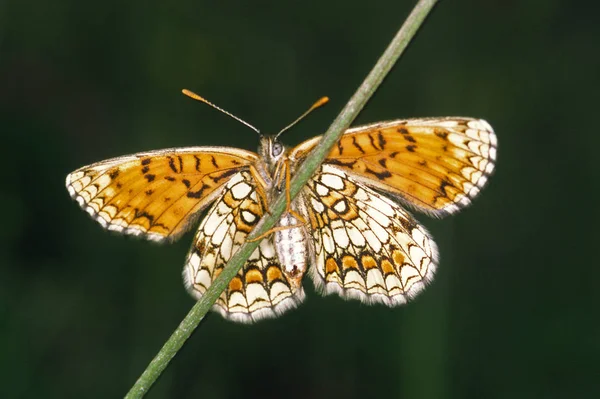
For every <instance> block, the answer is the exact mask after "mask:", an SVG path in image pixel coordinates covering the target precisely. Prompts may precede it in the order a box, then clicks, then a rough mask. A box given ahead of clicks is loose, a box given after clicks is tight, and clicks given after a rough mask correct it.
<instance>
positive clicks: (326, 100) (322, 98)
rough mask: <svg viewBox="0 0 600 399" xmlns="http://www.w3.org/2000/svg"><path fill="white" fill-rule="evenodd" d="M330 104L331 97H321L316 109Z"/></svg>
mask: <svg viewBox="0 0 600 399" xmlns="http://www.w3.org/2000/svg"><path fill="white" fill-rule="evenodd" d="M328 102H329V97H327V96H323V97H321V98H320V99H319V100H318V101H317V102H316V103H315V105H314V107H315V108H317V107H320V106H321V105H324V104H327V103H328Z"/></svg>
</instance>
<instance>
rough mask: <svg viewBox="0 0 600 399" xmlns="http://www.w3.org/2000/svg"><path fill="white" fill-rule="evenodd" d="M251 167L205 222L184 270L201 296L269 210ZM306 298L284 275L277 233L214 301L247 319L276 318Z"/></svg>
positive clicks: (191, 287)
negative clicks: (280, 261)
mask: <svg viewBox="0 0 600 399" xmlns="http://www.w3.org/2000/svg"><path fill="white" fill-rule="evenodd" d="M256 184H257V183H256V182H255V180H254V179H253V178H252V176H251V173H250V172H248V171H241V172H239V173H236V174H235V175H234V176H232V178H231V180H229V182H228V183H227V185H226V186H225V191H224V194H223V196H222V197H221V198H220V199H219V200H218V201H217V202H215V204H214V205H213V207H212V208H211V209H210V210H209V211H208V214H207V215H206V217H205V218H204V220H203V221H202V223H201V224H200V227H199V229H198V232H197V233H196V236H195V238H194V244H193V245H192V248H191V250H190V252H189V255H188V259H187V262H186V266H185V267H184V270H183V277H184V281H185V286H186V288H187V289H188V291H189V292H190V294H191V295H192V296H194V297H195V298H196V299H200V298H201V297H202V295H204V293H205V292H206V290H207V289H208V287H209V286H210V285H211V284H212V282H213V281H214V279H215V278H216V277H217V276H218V275H219V274H220V273H221V271H222V270H223V268H224V267H225V265H226V263H227V262H228V261H229V259H231V256H232V255H233V254H234V253H235V252H236V251H237V250H238V249H239V247H240V246H241V245H242V244H243V243H244V242H245V241H246V238H247V236H248V234H249V233H250V232H251V231H252V229H253V228H254V227H255V226H256V224H257V223H258V221H259V219H260V218H261V217H262V215H263V214H264V212H265V210H264V208H263V205H262V203H261V200H260V198H259V195H258V194H257V191H256V190H257V187H256ZM303 299H304V291H303V290H302V287H298V288H295V285H294V284H292V283H290V281H289V280H288V279H287V277H286V276H285V275H284V273H283V271H282V269H281V265H280V263H279V260H278V258H277V254H276V252H275V247H274V245H273V242H272V235H271V236H269V237H267V238H264V239H263V240H262V241H261V242H260V245H259V247H258V248H256V250H255V251H254V252H253V253H252V255H251V256H250V258H249V259H248V260H247V261H246V264H245V265H244V266H243V267H242V268H241V269H240V271H239V272H238V274H237V276H235V277H234V278H233V279H232V280H231V281H230V282H229V285H228V286H227V288H226V289H225V291H224V292H223V293H222V294H221V296H220V297H219V299H217V302H216V303H215V305H214V306H213V310H214V311H217V312H219V313H220V314H221V315H222V316H223V317H225V318H227V319H231V320H234V321H238V322H243V323H251V322H254V321H257V320H259V319H263V318H272V317H276V316H278V315H280V314H282V313H283V312H285V311H286V310H288V309H292V308H295V307H296V306H297V305H298V304H300V303H301V302H302V300H303Z"/></svg>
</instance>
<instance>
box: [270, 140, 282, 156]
mask: <svg viewBox="0 0 600 399" xmlns="http://www.w3.org/2000/svg"><path fill="white" fill-rule="evenodd" d="M282 152H283V144H281V143H279V142H277V141H276V142H274V143H273V147H272V148H271V154H272V155H273V156H274V157H278V156H279V155H281V153H282Z"/></svg>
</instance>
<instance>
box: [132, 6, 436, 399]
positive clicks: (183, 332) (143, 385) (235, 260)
mask: <svg viewBox="0 0 600 399" xmlns="http://www.w3.org/2000/svg"><path fill="white" fill-rule="evenodd" d="M437 1H438V0H419V1H418V2H417V4H416V6H415V7H414V9H413V10H412V12H411V13H410V15H409V16H408V18H407V19H406V21H405V22H404V24H403V25H402V27H401V28H400V30H399V31H398V33H397V34H396V36H395V37H394V38H393V40H392V41H391V43H390V44H389V46H388V47H387V49H386V50H385V52H384V53H383V54H382V56H381V57H380V58H379V60H378V61H377V63H376V64H375V66H374V67H373V69H372V70H371V72H370V73H369V75H368V76H367V77H366V79H365V80H364V82H363V83H362V84H361V85H360V87H359V88H358V90H357V91H356V93H354V95H353V96H352V98H350V101H348V103H347V104H346V106H345V107H344V109H342V111H341V112H340V114H339V115H338V116H337V118H336V119H335V120H334V121H333V123H332V124H331V126H330V127H329V129H328V130H327V132H326V133H325V135H324V136H323V138H322V140H321V142H320V143H319V144H318V145H317V146H316V148H315V149H314V150H313V151H312V152H311V153H310V154H309V155H308V157H307V159H306V161H305V162H304V163H302V165H301V166H300V167H299V168H298V170H297V171H296V174H295V175H294V177H293V178H292V180H291V184H290V193H291V197H292V199H293V198H294V197H295V196H296V195H298V193H299V192H300V190H301V189H302V187H303V186H304V184H306V182H307V181H308V179H310V177H311V176H312V175H313V174H314V173H315V171H316V170H317V168H318V167H319V165H321V163H322V162H323V160H324V159H325V157H326V156H327V154H328V153H329V152H330V151H331V148H332V147H333V146H334V145H335V143H336V142H337V141H338V139H339V138H340V136H341V135H342V134H343V132H344V131H345V130H346V129H348V128H349V127H350V124H351V123H352V121H353V120H354V119H355V118H356V117H357V116H358V114H359V112H360V111H361V110H362V109H363V108H364V106H365V105H366V103H367V101H368V100H369V98H371V96H372V95H373V93H375V90H377V88H378V87H379V85H380V84H381V82H382V81H383V79H384V78H385V77H386V76H387V74H388V73H389V71H390V70H391V69H392V67H393V66H394V64H395V63H396V61H397V60H398V58H400V55H401V54H402V53H403V52H404V50H405V49H406V47H407V46H408V43H409V42H410V41H411V40H412V38H413V37H414V35H415V34H416V32H417V30H418V29H419V27H420V26H421V25H422V24H423V21H424V20H425V18H426V17H427V15H428V14H429V13H430V11H431V9H432V8H433V6H434V5H435V4H436V3H437ZM285 205H286V198H285V193H283V194H282V195H280V196H279V197H278V198H277V200H276V201H275V202H274V203H273V204H272V206H271V207H270V210H271V214H270V215H269V214H267V215H265V216H264V217H263V218H262V219H261V220H260V222H259V223H258V225H257V226H256V228H255V229H254V231H253V232H252V234H251V236H250V237H249V238H252V237H258V236H260V235H261V234H264V233H265V232H267V231H268V230H269V229H270V228H271V227H273V226H274V225H275V224H276V223H277V221H278V220H279V219H280V218H281V215H282V214H283V211H284V210H285ZM258 244H259V241H254V242H252V241H247V242H245V243H244V244H243V245H242V246H241V247H240V249H239V250H238V251H237V252H236V253H235V254H234V255H233V256H232V257H231V259H230V260H229V262H228V263H227V265H226V266H225V268H224V269H223V270H222V272H221V273H220V274H219V276H218V277H217V278H216V279H215V281H213V283H212V284H211V285H210V287H209V288H208V289H207V290H206V292H205V293H204V295H203V296H202V298H201V299H200V300H199V301H198V302H197V303H196V304H195V305H194V306H193V307H192V309H191V310H190V312H189V313H188V314H187V316H186V317H185V318H184V319H183V320H182V321H181V323H180V324H179V326H178V327H177V329H176V330H175V332H173V334H172V335H171V337H170V338H169V339H168V340H167V342H166V343H165V344H164V346H163V347H162V348H161V350H160V351H159V352H158V354H157V355H156V357H155V358H154V359H152V361H151V362H150V364H149V365H148V367H146V370H144V372H143V374H142V375H141V376H140V378H138V380H137V381H136V383H135V384H134V385H133V387H132V388H131V390H130V391H129V392H128V393H127V395H126V398H141V397H142V396H144V395H145V394H146V393H147V392H148V390H149V389H150V388H151V387H152V385H153V384H154V382H156V380H157V379H158V377H159V376H160V375H161V373H162V372H163V370H164V369H165V368H166V367H167V365H168V364H169V362H170V361H171V359H172V358H173V357H174V356H175V354H176V353H177V352H178V351H179V349H181V347H182V346H183V344H184V343H185V341H186V340H187V339H188V338H189V337H190V335H191V334H192V332H193V331H194V330H195V329H196V327H197V326H198V324H199V323H200V321H202V319H203V318H204V316H205V315H206V313H207V312H208V311H209V310H210V308H211V307H212V305H213V304H214V303H215V302H216V300H217V298H219V296H220V295H221V293H222V292H223V291H224V290H225V288H226V287H227V285H228V284H229V281H230V280H231V279H232V278H233V277H235V275H236V274H237V273H238V271H239V270H240V268H241V267H242V265H244V263H245V262H246V260H247V259H248V258H249V257H250V255H251V254H252V252H254V250H255V249H256V247H258Z"/></svg>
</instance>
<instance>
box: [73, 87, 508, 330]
mask: <svg viewBox="0 0 600 399" xmlns="http://www.w3.org/2000/svg"><path fill="white" fill-rule="evenodd" d="M184 93H185V94H187V95H188V96H190V97H192V98H194V99H197V100H200V101H202V102H205V103H208V104H209V105H211V106H213V107H215V108H217V109H219V110H220V111H222V112H224V113H226V114H227V115H229V116H231V117H233V118H234V119H236V120H238V121H240V122H242V123H244V124H246V125H247V126H250V127H251V128H252V129H254V130H255V131H256V132H257V133H259V135H260V144H259V148H258V153H254V152H250V151H246V150H242V149H237V148H228V147H187V148H170V149H164V150H158V151H150V152H142V153H138V154H133V155H127V156H122V157H117V158H113V159H108V160H105V161H101V162H98V163H94V164H92V165H88V166H84V167H82V168H80V169H77V170H76V171H74V172H72V173H70V174H69V175H68V176H67V179H66V185H67V189H68V191H69V193H70V195H71V196H72V197H73V198H74V199H75V200H76V201H77V202H78V203H79V205H80V206H81V207H82V208H83V209H84V210H86V211H87V212H88V213H89V214H90V215H91V216H92V217H93V218H94V219H95V220H96V221H97V222H99V223H100V224H101V225H102V226H103V227H104V228H106V229H108V230H112V231H117V232H120V233H123V234H129V235H134V236H139V237H143V238H146V239H148V240H151V241H157V242H165V241H173V240H176V239H178V238H179V237H180V236H181V235H182V234H183V233H184V232H185V231H187V230H188V228H190V227H191V226H192V225H193V224H194V222H196V221H197V219H198V217H199V215H200V213H201V212H202V210H204V209H205V208H207V207H208V206H209V205H210V204H211V203H212V206H211V207H210V209H209V210H208V212H207V214H206V216H205V217H204V219H203V220H202V221H201V223H200V226H199V228H198V230H197V232H196V234H195V237H194V242H193V244H192V247H191V249H190V252H189V254H188V256H187V259H186V262H185V267H184V271H183V276H184V281H185V286H186V288H187V290H188V291H189V292H190V293H191V295H192V296H193V297H195V298H196V299H199V298H200V297H202V295H203V294H204V292H206V290H207V288H208V287H209V286H210V285H211V283H212V281H213V280H214V279H215V278H216V276H218V275H219V273H220V272H221V270H222V269H223V267H224V266H225V264H226V263H227V261H228V260H229V259H230V258H231V256H232V255H233V254H234V253H235V252H236V250H237V249H238V248H239V247H240V246H241V245H242V244H243V243H244V242H245V241H246V240H247V237H248V235H249V233H250V232H251V231H252V229H253V228H254V227H255V225H256V224H257V223H258V221H259V219H260V218H261V216H263V215H264V214H265V213H266V212H268V211H269V204H270V203H271V202H272V201H273V200H274V198H275V197H277V196H278V195H279V194H281V193H282V192H284V191H286V190H287V189H288V184H289V178H290V176H291V175H293V174H294V172H295V170H296V168H297V167H298V165H299V164H300V163H301V162H302V161H303V160H304V159H305V158H306V156H307V154H308V153H309V152H310V151H311V150H312V149H313V148H314V147H315V146H316V145H317V143H318V142H319V139H320V137H314V138H311V139H309V140H307V141H305V142H303V143H301V144H300V145H298V146H296V147H294V148H291V149H286V147H285V146H284V145H283V144H282V143H281V141H280V140H279V136H280V135H281V133H282V132H283V131H285V130H287V129H288V128H289V127H290V126H292V125H293V124H295V123H296V122H297V121H298V120H299V119H301V118H302V117H303V116H304V115H306V114H307V113H308V112H310V111H311V110H312V109H314V108H316V107H317V106H320V105H321V104H322V103H324V102H325V101H326V99H325V98H324V99H322V100H321V101H320V102H317V103H316V104H315V105H314V106H313V107H311V109H309V111H307V112H306V113H305V114H304V115H303V116H301V117H300V118H298V119H297V120H296V121H295V122H293V123H292V124H291V125H289V126H288V127H286V128H285V129H283V130H282V131H281V132H280V133H279V134H278V135H276V136H267V135H262V134H260V132H259V131H258V130H257V129H256V128H254V127H252V126H251V125H249V124H247V123H246V122H244V121H242V120H240V119H239V118H237V117H235V116H233V115H231V114H229V113H227V112H226V111H223V110H222V109H220V108H218V107H216V106H215V105H213V104H211V103H209V102H208V101H206V100H205V99H203V98H202V97H200V96H198V95H196V94H194V93H192V92H190V91H187V90H184ZM496 146H497V140H496V136H495V134H494V131H493V130H492V128H491V126H490V125H489V124H488V123H487V122H485V121H484V120H481V119H472V118H463V117H443V118H424V119H401V120H393V121H389V122H378V123H373V124H370V125H366V126H359V127H354V128H351V129H349V130H347V131H346V132H345V133H344V135H343V136H342V138H341V139H340V141H339V142H338V143H337V145H336V146H335V147H334V148H333V149H332V150H331V152H330V153H329V155H328V156H327V158H326V160H325V162H324V163H323V165H322V166H321V167H320V168H319V169H318V170H317V172H316V173H315V174H314V176H313V177H312V178H311V179H310V180H309V181H308V183H307V184H306V186H305V187H304V188H303V189H302V190H301V192H300V194H299V195H298V196H297V197H296V198H295V199H294V200H293V201H290V202H288V207H287V210H286V212H285V213H284V214H283V216H282V217H281V219H280V221H279V223H278V224H277V225H276V226H275V227H274V228H273V229H272V230H271V232H270V233H269V234H267V235H265V236H263V237H261V238H260V244H259V246H258V248H257V249H256V250H255V251H254V252H253V254H252V255H251V257H250V258H249V259H248V261H247V262H246V264H245V265H244V266H243V267H242V268H241V270H240V271H239V273H238V274H237V276H236V277H234V278H233V280H231V282H230V283H229V285H228V287H227V288H226V290H225V291H224V292H223V293H222V295H221V296H220V298H219V299H218V300H217V302H216V303H215V305H214V306H213V310H214V311H217V312H219V313H220V314H221V315H223V316H224V317H225V318H227V319H230V320H234V321H237V322H253V321H257V320H259V319H263V318H269V317H276V316H278V315H280V314H282V313H283V312H285V311H286V310H288V309H291V308H294V307H296V306H297V305H298V304H300V303H301V302H302V300H303V299H304V291H303V288H302V279H303V277H304V275H305V274H308V275H310V276H311V278H312V280H313V282H314V284H315V286H316V287H317V289H319V290H320V291H321V292H322V293H324V294H331V293H337V294H338V295H340V296H341V297H343V298H355V299H359V300H361V301H363V302H366V303H369V304H370V303H382V304H385V305H388V306H396V305H401V304H403V303H405V302H407V301H408V300H410V299H412V298H414V297H415V296H416V295H417V294H418V293H419V292H420V291H422V290H423V288H424V287H425V286H426V285H427V284H428V283H429V282H430V281H431V280H432V278H433V276H434V273H435V270H436V267H437V265H438V254H437V248H436V245H435V242H434V241H433V239H432V237H431V235H430V234H429V233H428V232H427V230H426V229H425V228H424V227H423V226H422V225H421V224H419V223H418V222H417V221H416V220H415V219H414V218H413V216H411V214H410V213H409V212H408V211H407V210H406V209H405V208H404V206H405V205H408V206H409V207H410V208H412V209H415V210H418V211H421V212H424V213H426V214H429V215H431V216H437V217H442V216H446V215H449V214H453V213H455V212H458V211H459V210H460V209H462V208H464V207H466V206H468V205H469V204H470V203H471V201H472V199H473V198H474V197H475V196H477V195H478V193H479V191H480V190H481V188H482V187H483V186H484V185H485V184H486V182H487V180H488V177H489V176H490V174H491V173H492V171H493V170H494V162H495V159H496Z"/></svg>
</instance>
